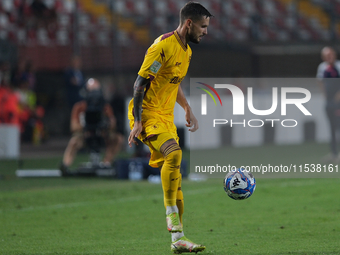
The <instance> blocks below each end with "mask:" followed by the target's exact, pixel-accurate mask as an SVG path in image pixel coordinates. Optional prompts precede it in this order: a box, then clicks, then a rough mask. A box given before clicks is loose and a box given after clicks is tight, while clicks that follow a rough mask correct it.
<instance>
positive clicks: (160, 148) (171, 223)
mask: <svg viewBox="0 0 340 255" xmlns="http://www.w3.org/2000/svg"><path fill="white" fill-rule="evenodd" d="M148 143H149V147H150V148H152V150H153V151H156V152H157V153H152V154H151V159H150V162H151V163H154V159H156V158H158V160H160V159H159V157H161V160H160V161H158V164H159V165H160V164H162V168H161V181H162V188H163V195H164V205H165V208H166V221H167V228H168V230H169V231H170V232H181V231H182V224H181V222H180V219H179V211H178V208H177V205H176V197H177V190H178V183H179V180H180V165H181V161H182V150H181V148H180V147H179V145H178V143H177V141H176V140H175V139H174V137H173V135H172V134H170V133H161V134H158V135H156V136H153V137H151V138H149V139H148ZM156 156H157V157H156Z"/></svg>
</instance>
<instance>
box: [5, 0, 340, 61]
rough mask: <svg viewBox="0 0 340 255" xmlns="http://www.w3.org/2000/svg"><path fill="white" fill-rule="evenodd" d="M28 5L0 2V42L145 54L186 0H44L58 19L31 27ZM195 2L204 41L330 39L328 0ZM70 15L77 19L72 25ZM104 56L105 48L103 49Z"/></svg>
mask: <svg viewBox="0 0 340 255" xmlns="http://www.w3.org/2000/svg"><path fill="white" fill-rule="evenodd" d="M32 1H33V0H28V1H24V0H2V1H0V38H2V39H7V40H11V41H13V42H14V43H15V44H17V45H18V46H20V47H22V48H25V47H26V48H27V47H33V48H35V49H29V50H28V51H33V52H34V51H35V52H36V51H40V50H41V47H50V48H51V47H54V48H55V47H57V48H60V47H69V48H70V47H71V48H72V47H73V46H74V41H75V40H78V43H79V46H80V47H81V48H82V50H85V51H87V48H89V47H94V46H96V47H104V48H105V47H112V45H116V46H117V45H118V46H121V47H125V46H128V47H130V46H134V48H139V47H140V48H144V50H145V47H146V46H147V45H148V44H149V43H150V42H151V41H152V39H154V38H155V37H156V36H158V35H159V34H162V33H164V32H166V31H170V30H172V29H174V28H176V27H177V25H178V13H179V10H180V8H181V7H182V6H183V5H184V4H185V3H186V1H185V0H179V1H178V0H158V1H152V0H139V1H132V0H115V1H109V0H82V1H78V3H79V4H78V5H79V6H76V2H75V1H73V0H44V3H45V4H46V6H47V7H48V8H50V9H53V10H54V11H55V12H56V14H57V18H56V21H55V22H51V23H49V24H48V25H46V26H41V25H39V26H38V27H36V26H34V22H33V21H34V17H33V16H34V15H33V13H32V11H31V9H30V4H31V2H32ZM200 2H201V3H202V4H203V5H204V6H206V7H207V8H208V9H209V10H210V11H211V13H212V14H213V15H214V16H215V18H213V19H211V26H210V27H209V34H208V36H207V37H206V41H212V42H213V41H216V40H217V41H222V42H223V41H226V42H234V41H236V42H245V43H246V42H248V41H259V42H281V41H282V42H285V41H296V40H298V41H299V40H301V41H327V40H330V39H332V38H331V33H330V31H329V25H330V18H329V13H328V12H327V8H328V7H329V3H330V2H329V1H324V0H323V1H320V0H301V1H299V2H298V4H296V2H295V1H292V0H262V1H258V0H242V1H240V0H229V1H223V0H210V1H208V0H203V1H200ZM332 3H333V4H334V5H335V6H333V8H332V9H333V11H334V12H335V13H337V14H340V0H336V1H332ZM75 17H78V19H77V20H78V22H77V23H76V24H77V26H75V20H76V19H75ZM75 27H77V29H75ZM339 28H340V25H338V24H337V31H336V36H339ZM113 39H114V40H113ZM333 39H334V38H333ZM99 50H101V49H99ZM58 51H59V50H56V52H58ZM69 51H71V50H69ZM46 52H47V51H46ZM104 52H108V50H107V49H104ZM140 52H141V50H140ZM47 54H50V53H47ZM51 54H52V53H51ZM111 54H113V53H111ZM137 55H138V54H137ZM46 59H49V58H48V57H46ZM57 62H58V64H54V65H53V64H52V65H53V66H55V67H60V66H62V65H64V64H65V63H66V60H59V61H57ZM45 64H47V66H49V65H51V64H50V61H48V62H47V63H43V64H42V65H44V66H46V65H45ZM109 64H112V63H107V65H109ZM38 65H39V64H38ZM123 65H124V64H123Z"/></svg>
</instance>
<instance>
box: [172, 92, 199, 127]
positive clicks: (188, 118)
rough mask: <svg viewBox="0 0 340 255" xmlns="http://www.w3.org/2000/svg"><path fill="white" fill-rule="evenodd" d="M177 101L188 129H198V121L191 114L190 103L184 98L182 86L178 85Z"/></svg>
mask: <svg viewBox="0 0 340 255" xmlns="http://www.w3.org/2000/svg"><path fill="white" fill-rule="evenodd" d="M176 101H177V103H178V104H179V105H180V106H182V108H183V109H184V111H185V120H186V121H187V123H186V124H185V125H186V126H187V127H190V128H189V131H191V132H195V131H196V130H197V129H198V121H197V119H196V117H195V115H194V114H193V112H192V110H191V107H190V105H189V104H188V101H187V99H186V98H185V95H184V93H183V90H182V87H181V86H179V87H178V93H177V100H176Z"/></svg>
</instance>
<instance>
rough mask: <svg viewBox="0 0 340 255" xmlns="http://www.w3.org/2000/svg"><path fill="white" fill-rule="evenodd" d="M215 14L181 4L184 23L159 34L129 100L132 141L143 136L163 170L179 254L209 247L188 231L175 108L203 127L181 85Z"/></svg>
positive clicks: (173, 245) (192, 126) (170, 222)
mask: <svg viewBox="0 0 340 255" xmlns="http://www.w3.org/2000/svg"><path fill="white" fill-rule="evenodd" d="M211 16H212V15H211V14H210V13H209V11H208V10H207V9H206V8H204V7H203V6H202V5H201V4H199V3H196V2H188V3H187V4H186V5H185V6H184V7H183V8H182V9H181V11H180V24H179V26H178V28H177V29H176V30H175V31H173V32H170V33H167V34H164V35H161V36H160V37H158V38H157V39H156V40H155V41H154V43H153V44H152V45H151V46H150V47H149V49H148V50H147V52H146V55H145V58H144V62H143V64H142V66H141V68H140V70H139V72H138V77H137V79H136V81H135V84H134V96H133V99H132V100H131V101H130V104H129V120H130V127H131V133H130V136H129V139H128V142H129V145H130V146H131V145H132V143H135V144H137V142H136V141H135V140H134V139H135V137H138V138H139V140H141V141H143V143H145V144H146V145H147V146H148V147H149V148H150V151H151V158H150V162H149V164H150V166H152V167H158V168H159V169H160V171H161V180H162V188H163V194H164V205H165V208H166V222H167V228H168V230H169V231H170V232H171V236H172V243H171V250H172V251H173V252H174V253H182V252H199V251H203V250H204V249H205V246H203V245H199V244H196V243H194V242H192V241H190V240H189V239H187V238H186V237H185V236H184V233H183V225H182V222H183V221H182V215H183V211H184V203H183V193H182V189H181V179H182V176H181V173H180V165H181V160H182V151H181V148H180V147H179V145H178V140H179V138H178V136H177V129H176V126H175V124H174V122H173V121H174V114H173V111H174V107H175V103H176V102H177V103H178V104H180V106H181V107H182V108H183V109H184V111H185V119H186V121H187V124H186V126H187V127H189V131H191V132H195V131H196V130H197V129H198V122H197V119H196V118H195V116H194V115H193V113H192V111H191V108H190V106H189V104H188V102H187V100H186V98H185V96H184V93H183V91H182V89H181V87H180V86H179V85H180V83H181V81H182V80H183V78H184V77H185V75H186V73H187V70H188V67H189V64H190V60H191V54H192V52H191V49H190V47H189V45H188V43H189V42H193V43H196V44H197V43H199V42H200V41H201V39H202V37H203V36H205V35H206V34H207V27H208V25H209V20H210V17H211Z"/></svg>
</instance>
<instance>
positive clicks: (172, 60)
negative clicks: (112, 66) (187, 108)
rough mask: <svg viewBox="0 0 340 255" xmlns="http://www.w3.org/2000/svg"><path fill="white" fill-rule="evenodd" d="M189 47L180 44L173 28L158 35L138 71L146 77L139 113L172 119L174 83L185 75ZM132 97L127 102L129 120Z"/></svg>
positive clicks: (175, 93) (175, 92)
mask: <svg viewBox="0 0 340 255" xmlns="http://www.w3.org/2000/svg"><path fill="white" fill-rule="evenodd" d="M191 54H192V51H191V48H190V47H189V45H186V46H185V45H184V44H183V42H182V41H181V39H180V37H179V35H178V33H177V32H176V31H174V32H170V33H167V34H164V35H161V36H160V37H158V38H157V39H156V40H155V41H154V43H153V44H152V45H151V46H150V47H149V49H148V50H147V52H146V54H145V58H144V62H143V64H142V66H141V68H140V70H139V72H138V74H139V75H140V76H142V77H144V78H146V79H150V86H148V87H146V89H145V92H144V100H143V106H142V107H143V113H142V117H143V115H148V116H150V115H155V114H156V115H159V116H161V117H162V118H164V119H165V120H168V121H173V118H174V116H173V110H174V107H175V104H176V99H177V92H178V86H179V84H180V83H181V81H182V80H183V79H184V77H185V75H186V74H187V71H188V67H189V64H190V60H191ZM132 111H133V99H132V100H131V101H130V105H129V118H130V119H132V118H133V116H132Z"/></svg>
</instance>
